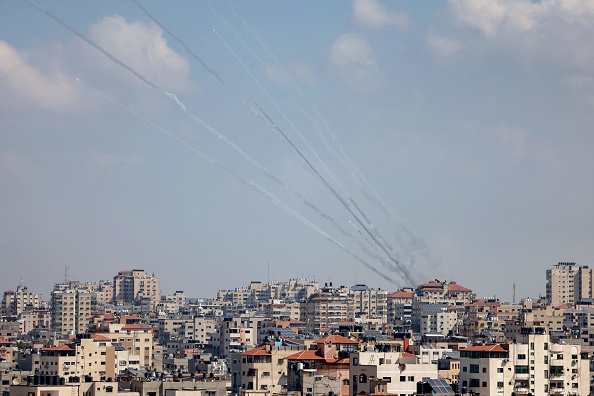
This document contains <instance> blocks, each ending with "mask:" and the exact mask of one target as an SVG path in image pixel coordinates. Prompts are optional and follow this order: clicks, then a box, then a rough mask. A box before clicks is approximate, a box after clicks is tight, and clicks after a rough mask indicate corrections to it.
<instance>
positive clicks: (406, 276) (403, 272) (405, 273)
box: [254, 102, 414, 285]
mask: <svg viewBox="0 0 594 396" xmlns="http://www.w3.org/2000/svg"><path fill="white" fill-rule="evenodd" d="M254 103H255V102H254ZM255 105H256V107H258V109H259V110H260V111H261V112H262V114H264V116H266V118H267V119H268V120H269V121H270V123H271V124H272V125H273V126H274V128H275V129H276V130H277V131H278V132H279V133H280V134H281V135H282V136H283V137H284V138H285V140H286V141H287V142H288V143H289V144H290V145H291V147H293V149H294V150H295V152H296V153H297V154H298V155H299V156H300V157H301V158H302V159H303V161H305V163H306V164H307V165H308V166H309V167H310V169H311V170H312V172H314V173H315V175H316V176H317V177H318V178H319V180H320V181H321V182H322V184H323V185H324V186H325V187H326V188H327V189H328V190H329V191H330V192H331V193H332V195H334V197H335V198H336V199H337V200H338V201H339V202H340V203H341V204H342V205H343V206H344V207H345V209H346V210H347V211H348V212H349V213H350V214H351V216H353V218H354V219H355V220H357V223H359V225H360V226H361V227H362V228H363V229H364V230H365V232H366V233H367V235H369V237H370V238H371V239H372V240H373V241H374V242H375V243H376V244H377V245H378V246H379V247H380V249H382V251H383V252H384V253H385V254H386V255H387V256H388V258H389V259H390V260H391V261H392V262H393V263H394V264H396V266H395V267H394V266H392V265H389V267H388V269H390V270H393V271H395V272H397V273H398V274H399V275H400V276H401V277H402V278H403V279H404V280H406V281H407V282H408V283H409V284H410V285H413V284H414V281H413V279H412V276H411V274H410V273H409V271H408V269H407V268H406V267H405V266H404V265H402V264H401V263H400V262H399V261H398V259H396V258H395V257H393V256H392V254H391V253H390V252H389V251H388V249H386V247H385V246H384V245H383V244H382V243H380V241H378V238H376V236H375V235H373V233H372V232H371V231H370V230H369V228H367V227H366V226H365V224H363V222H362V221H361V219H359V217H358V216H357V215H356V214H355V213H354V212H353V210H352V209H351V208H350V206H349V205H348V203H347V202H346V201H345V200H344V199H343V198H342V197H341V196H340V194H338V192H337V191H336V190H335V189H334V188H333V187H332V186H331V185H330V184H329V183H328V182H327V181H326V179H325V178H324V177H323V176H322V175H321V174H320V173H319V172H318V171H317V169H316V168H315V167H314V166H313V165H312V164H311V162H310V161H309V160H308V159H307V158H305V156H304V155H303V153H302V152H301V151H300V150H299V149H298V148H297V147H296V146H295V145H294V144H293V142H292V141H291V140H290V139H289V138H288V137H287V135H286V134H285V133H284V132H283V131H282V130H281V129H280V128H279V127H278V126H277V125H276V124H275V123H274V122H273V121H272V120H271V119H270V117H269V116H268V114H266V113H265V112H264V110H262V108H261V107H260V106H258V104H257V103H255Z"/></svg>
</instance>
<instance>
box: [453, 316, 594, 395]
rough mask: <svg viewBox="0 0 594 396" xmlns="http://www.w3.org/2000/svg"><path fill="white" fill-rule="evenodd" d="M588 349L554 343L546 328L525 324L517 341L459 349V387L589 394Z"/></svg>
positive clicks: (518, 392)
mask: <svg viewBox="0 0 594 396" xmlns="http://www.w3.org/2000/svg"><path fill="white" fill-rule="evenodd" d="M589 363H590V360H589V357H588V353H587V352H585V353H583V352H582V351H581V350H580V347H579V346H576V345H569V344H553V343H551V342H550V337H549V335H548V334H547V333H546V332H545V329H544V328H538V327H536V328H524V329H523V331H522V335H521V337H520V339H519V340H518V342H517V343H513V344H493V345H480V346H473V347H470V348H466V349H462V350H461V351H460V366H461V370H460V377H459V381H460V387H461V389H462V391H463V392H464V391H468V392H474V393H475V394H476V393H480V394H481V395H498V394H504V395H511V394H512V392H513V393H515V394H516V395H529V394H533V395H549V394H550V395H557V394H558V395H572V394H575V395H587V394H589V392H590V376H589V372H590V371H589Z"/></svg>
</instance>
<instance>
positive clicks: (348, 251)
mask: <svg viewBox="0 0 594 396" xmlns="http://www.w3.org/2000/svg"><path fill="white" fill-rule="evenodd" d="M252 183H253V184H254V185H256V186H257V187H258V188H260V189H261V190H262V191H264V192H265V193H266V194H268V195H269V196H270V198H271V199H273V200H274V201H275V202H276V203H277V204H278V205H279V206H281V207H283V208H284V209H285V210H287V211H288V212H289V213H291V214H293V215H295V216H297V218H298V219H299V220H301V221H304V222H305V223H306V224H308V225H310V226H311V227H312V228H314V230H316V231H317V232H319V233H320V234H321V235H322V236H324V237H326V238H327V239H328V240H329V241H330V242H332V243H334V244H335V245H336V246H338V247H339V248H341V249H342V250H344V251H345V252H347V253H348V254H349V255H350V256H351V257H353V258H355V259H356V260H357V261H359V262H360V263H361V264H363V265H364V266H365V267H367V268H368V269H370V270H371V271H372V272H374V273H375V274H377V275H379V276H381V277H382V278H384V279H385V280H387V281H388V282H390V283H392V284H394V285H397V283H396V282H395V281H394V279H392V278H390V277H389V276H387V275H385V274H383V273H382V272H380V271H378V270H377V268H375V267H374V266H372V265H371V264H369V263H368V262H367V261H365V260H363V259H362V258H361V257H359V256H357V255H356V254H355V253H353V252H351V251H350V250H349V249H347V248H346V247H345V246H344V245H343V244H341V243H340V242H338V241H337V240H336V239H334V238H332V237H331V236H330V235H328V234H327V233H326V232H324V231H322V230H321V229H319V228H318V227H317V226H315V225H314V224H312V223H311V222H310V221H309V220H307V219H305V218H304V217H303V216H301V215H300V214H299V213H297V212H295V211H294V210H293V209H291V208H289V207H288V206H287V205H286V204H285V203H283V202H282V201H281V200H279V199H278V198H276V197H275V196H274V195H272V194H270V193H269V192H268V191H266V190H264V189H263V188H261V187H260V186H258V185H257V184H255V183H254V182H252Z"/></svg>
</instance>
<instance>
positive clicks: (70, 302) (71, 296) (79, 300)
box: [51, 289, 97, 335]
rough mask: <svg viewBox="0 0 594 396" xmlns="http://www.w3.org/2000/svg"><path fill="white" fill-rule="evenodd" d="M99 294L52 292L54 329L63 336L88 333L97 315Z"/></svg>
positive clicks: (84, 291)
mask: <svg viewBox="0 0 594 396" xmlns="http://www.w3.org/2000/svg"><path fill="white" fill-rule="evenodd" d="M96 304H97V294H96V293H95V292H89V291H86V290H79V289H64V290H59V289H58V290H54V291H53V292H52V309H51V312H52V327H53V329H54V331H56V332H58V333H60V334H63V335H67V334H70V335H74V334H82V333H87V332H88V330H89V326H90V324H91V320H92V318H93V315H95V314H96V310H95V308H96Z"/></svg>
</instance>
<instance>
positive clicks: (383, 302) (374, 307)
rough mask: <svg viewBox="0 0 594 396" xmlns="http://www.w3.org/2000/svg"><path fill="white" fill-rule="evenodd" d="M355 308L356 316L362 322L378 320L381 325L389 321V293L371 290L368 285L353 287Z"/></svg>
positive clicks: (351, 291)
mask: <svg viewBox="0 0 594 396" xmlns="http://www.w3.org/2000/svg"><path fill="white" fill-rule="evenodd" d="M350 294H351V295H352V297H353V305H354V306H353V308H354V309H355V313H356V315H357V316H358V317H359V318H361V319H362V320H368V319H372V320H373V319H376V320H378V321H379V323H387V320H388V292H387V291H386V290H380V289H370V288H369V287H368V286H366V285H362V284H359V285H355V286H353V287H351V290H350Z"/></svg>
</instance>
